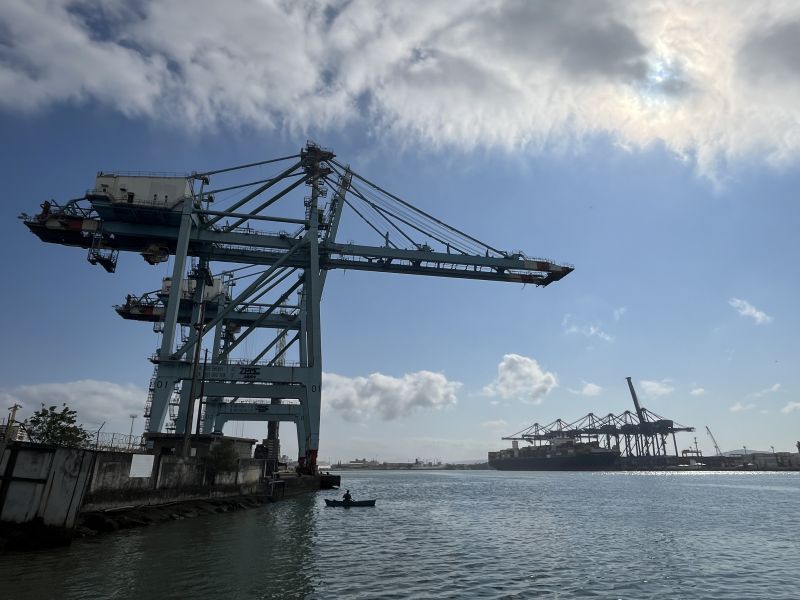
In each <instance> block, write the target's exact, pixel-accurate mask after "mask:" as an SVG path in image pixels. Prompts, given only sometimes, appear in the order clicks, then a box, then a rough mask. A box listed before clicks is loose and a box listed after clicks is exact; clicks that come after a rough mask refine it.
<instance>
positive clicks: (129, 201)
mask: <svg viewBox="0 0 800 600" xmlns="http://www.w3.org/2000/svg"><path fill="white" fill-rule="evenodd" d="M212 179H213V181H214V186H212V185H211V181H212ZM167 191H168V192H169V193H167ZM345 210H346V211H347V212H350V213H352V215H353V219H350V220H349V221H348V224H347V232H346V233H347V235H348V237H349V236H353V237H354V238H355V237H356V236H358V237H359V238H362V237H363V238H369V241H364V242H360V243H355V242H353V241H348V242H346V243H342V242H340V241H337V233H339V230H340V225H341V223H342V215H343V213H344V212H345ZM21 218H22V219H23V220H24V223H25V225H26V226H27V227H28V228H29V229H30V230H31V231H32V232H33V233H34V234H36V235H37V236H38V237H39V238H40V239H42V240H43V241H45V242H50V243H56V244H61V245H66V246H77V247H81V248H85V249H86V250H87V252H88V254H87V258H88V260H89V262H91V263H93V264H99V265H101V266H102V267H103V268H104V269H106V270H107V271H109V272H114V271H115V270H116V267H117V262H118V259H119V253H120V252H134V253H139V254H141V255H142V257H143V258H144V259H145V260H146V261H147V262H148V263H150V264H153V265H158V264H160V263H163V262H166V261H168V260H169V259H172V260H173V263H172V270H171V273H172V276H171V277H169V278H165V279H164V281H163V282H162V285H161V287H160V288H158V289H155V290H152V291H149V292H145V293H141V292H136V293H132V294H129V295H128V297H127V298H126V299H125V302H124V304H119V305H117V306H115V309H116V311H117V312H118V313H119V314H120V315H121V316H123V317H124V318H127V319H132V320H138V321H145V322H151V323H153V325H154V328H155V329H156V331H158V332H159V333H161V334H162V337H161V343H160V346H159V348H158V349H157V351H156V352H155V353H154V354H153V356H152V357H151V358H152V360H153V362H154V364H155V374H154V376H153V379H152V381H151V388H150V397H149V399H148V411H149V413H148V416H149V421H148V431H150V432H159V431H162V430H163V428H164V426H165V424H166V423H167V417H168V416H169V417H171V426H172V427H173V428H174V430H175V431H177V432H186V433H188V432H189V431H190V430H191V428H192V419H193V418H194V417H193V415H194V411H195V402H196V401H197V400H199V401H200V403H201V407H202V408H201V409H198V421H197V423H198V431H200V432H221V431H222V426H223V425H224V424H225V423H226V422H228V421H242V420H256V421H282V420H283V421H293V422H294V423H295V424H296V425H297V431H298V443H299V446H300V459H301V462H302V461H305V463H306V465H308V466H309V467H310V468H313V466H314V464H315V460H316V452H317V449H318V447H319V409H320V394H321V384H322V381H321V376H322V370H321V369H322V356H321V334H320V317H319V303H320V300H321V297H322V291H323V288H324V285H325V280H326V276H327V273H328V271H330V270H332V269H349V270H356V271H377V272H387V273H400V274H414V275H428V276H435V277H456V278H464V279H479V280H486V281H505V282H513V283H523V284H534V285H537V286H546V285H548V284H550V283H552V282H554V281H558V280H559V279H561V278H562V277H564V276H566V275H567V274H569V273H570V272H571V271H572V269H573V267H572V266H571V265H568V264H558V263H555V262H554V261H551V260H548V259H543V258H531V257H528V256H526V255H525V254H523V253H522V252H521V251H509V250H500V249H498V248H496V247H494V246H492V245H490V244H487V243H485V242H483V241H481V240H479V239H477V238H476V237H474V236H471V235H469V234H467V233H465V232H463V231H460V230H459V229H457V228H455V227H453V226H451V225H448V224H446V223H444V222H443V221H441V220H439V219H437V218H435V217H434V216H432V215H431V214H429V213H427V212H425V211H423V210H421V209H419V208H417V207H415V206H414V205H413V204H411V203H410V202H407V201H405V200H403V199H402V198H400V197H398V196H396V195H394V194H392V193H390V192H388V191H386V190H384V189H383V188H381V187H380V186H378V185H376V184H375V183H373V182H371V181H370V180H368V179H367V178H365V177H363V176H361V175H359V174H357V173H355V172H354V171H352V170H351V169H350V168H349V167H348V166H347V165H345V164H343V163H341V162H339V161H338V160H336V157H335V155H334V154H333V152H331V151H329V150H326V149H323V148H321V147H319V146H317V145H316V144H312V143H309V144H308V145H306V147H305V148H304V149H303V150H302V151H301V152H300V153H299V154H297V155H292V156H285V157H280V158H276V159H270V160H264V161H259V162H255V163H250V164H247V165H240V166H236V167H230V168H224V169H216V170H212V171H205V172H195V173H191V174H189V175H177V176H176V175H169V174H163V173H102V172H101V173H99V174H98V177H97V180H96V185H95V187H94V188H93V189H91V190H89V191H87V193H86V194H85V195H84V196H82V197H80V198H76V199H73V200H70V201H68V202H65V203H63V204H58V203H55V202H52V201H48V202H45V203H43V204H42V210H41V212H40V213H39V214H37V215H35V216H28V215H22V217H21ZM376 240H377V243H376V242H375V241H376ZM176 282H180V284H177V283H176ZM204 342H205V343H204ZM204 348H205V349H206V350H207V351H210V356H209V357H208V358H206V357H205V356H203V354H202V353H201V350H202V349H204ZM170 407H172V408H170ZM171 411H173V412H171Z"/></svg>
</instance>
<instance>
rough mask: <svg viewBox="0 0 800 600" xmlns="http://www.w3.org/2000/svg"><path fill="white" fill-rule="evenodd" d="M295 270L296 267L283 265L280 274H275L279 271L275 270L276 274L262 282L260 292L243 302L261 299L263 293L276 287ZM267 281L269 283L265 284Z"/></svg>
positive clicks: (251, 302) (250, 302)
mask: <svg viewBox="0 0 800 600" xmlns="http://www.w3.org/2000/svg"><path fill="white" fill-rule="evenodd" d="M296 270H297V269H296V268H294V267H285V268H284V272H283V273H282V274H281V275H280V276H278V275H277V274H278V273H281V272H280V271H276V275H274V276H273V277H271V278H269V279H267V281H265V282H264V285H265V286H266V287H265V288H264V289H262V290H261V291H260V292H258V294H256V295H255V296H253V297H252V298H249V299H248V300H247V301H246V302H245V303H244V304H253V303H255V302H258V301H259V300H261V298H263V297H264V296H265V295H267V294H268V293H270V292H271V291H272V290H274V289H275V288H276V287H278V286H279V285H280V284H281V283H283V282H284V281H286V278H287V277H289V275H291V274H292V273H294V272H295V271H296ZM270 282H271V283H270ZM268 283H269V285H266V284H268Z"/></svg>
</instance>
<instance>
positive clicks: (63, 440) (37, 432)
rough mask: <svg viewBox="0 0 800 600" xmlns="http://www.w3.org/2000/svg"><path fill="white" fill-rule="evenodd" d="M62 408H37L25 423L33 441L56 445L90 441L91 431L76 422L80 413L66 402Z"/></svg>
mask: <svg viewBox="0 0 800 600" xmlns="http://www.w3.org/2000/svg"><path fill="white" fill-rule="evenodd" d="M61 406H62V408H61V410H57V409H56V407H55V406H50V407H45V405H44V404H42V409H41V410H37V411H36V412H35V413H33V415H32V416H31V417H30V418H29V419H27V420H26V421H25V423H24V429H25V431H26V433H27V434H28V437H30V439H31V441H32V442H37V443H40V444H54V445H56V446H82V445H84V444H85V443H86V442H88V441H89V437H90V436H89V432H88V431H86V430H85V429H84V428H83V425H78V424H76V422H77V419H76V417H77V415H78V413H77V412H76V411H74V410H72V409H71V408H69V407H68V406H67V405H66V404H62V405H61Z"/></svg>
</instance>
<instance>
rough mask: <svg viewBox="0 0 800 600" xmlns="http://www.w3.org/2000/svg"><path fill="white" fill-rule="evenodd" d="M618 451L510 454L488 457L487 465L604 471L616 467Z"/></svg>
mask: <svg viewBox="0 0 800 600" xmlns="http://www.w3.org/2000/svg"><path fill="white" fill-rule="evenodd" d="M618 462H619V453H618V452H614V451H611V450H609V451H607V452H592V453H589V454H576V455H572V456H559V455H550V456H549V457H548V456H546V455H545V456H516V457H514V456H511V457H508V458H494V457H490V458H489V467H491V468H492V469H497V470H498V471H604V470H607V469H614V468H617V466H618Z"/></svg>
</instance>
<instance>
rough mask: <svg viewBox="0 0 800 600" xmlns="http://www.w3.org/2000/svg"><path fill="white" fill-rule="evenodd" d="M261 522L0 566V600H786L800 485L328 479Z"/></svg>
mask: <svg viewBox="0 0 800 600" xmlns="http://www.w3.org/2000/svg"><path fill="white" fill-rule="evenodd" d="M342 479H343V485H344V486H346V487H347V488H349V489H350V491H351V493H353V496H354V497H355V499H367V498H377V501H378V502H377V506H375V507H374V508H349V509H342V508H326V507H325V503H324V501H323V499H324V498H326V497H327V498H332V497H340V495H341V493H342V492H343V490H341V491H338V492H337V491H336V490H330V491H324V492H319V493H317V494H311V495H306V496H302V497H297V498H293V499H288V500H286V501H283V502H278V503H275V504H270V505H266V506H263V507H260V508H256V509H252V510H245V511H241V512H236V513H228V514H215V515H208V516H203V517H198V518H195V519H187V520H182V521H174V522H171V523H167V524H161V525H155V526H151V527H145V528H141V529H132V530H126V531H121V532H117V533H111V534H105V535H101V536H98V537H95V538H86V539H80V540H77V541H76V542H74V543H73V544H72V545H71V546H70V547H67V548H60V549H54V550H47V551H40V552H34V553H25V554H16V553H6V554H2V555H0V581H1V582H2V597H3V598H9V599H15V600H17V599H28V598H31V599H33V598H35V599H37V600H38V599H46V598H54V599H55V598H58V599H87V598H103V599H120V600H122V599H128V598H130V599H137V600H141V599H142V598H164V599H166V598H176V599H177V598H192V599H194V600H205V599H209V600H210V599H218V598H247V599H249V598H253V599H256V598H257V599H266V598H275V599H286V598H298V599H301V598H318V599H327V598H332V599H333V598H335V599H341V598H361V599H365V600H366V599H370V600H371V599H375V598H436V599H439V598H468V599H472V598H490V599H500V598H552V599H559V598H560V599H564V598H615V599H616V598H622V599H642V598H676V599H677V598H680V599H683V598H709V599H712V598H713V599H717V600H719V599H728V598H729V599H736V600H744V599H749V598H753V599H755V598H769V599H772V600H780V599H793V600H795V599H797V598H800V566H798V565H800V562H798V561H800V533H799V532H800V473H706V472H685V473H544V472H540V473H505V472H496V471H417V472H414V471H364V472H344V473H342Z"/></svg>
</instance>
